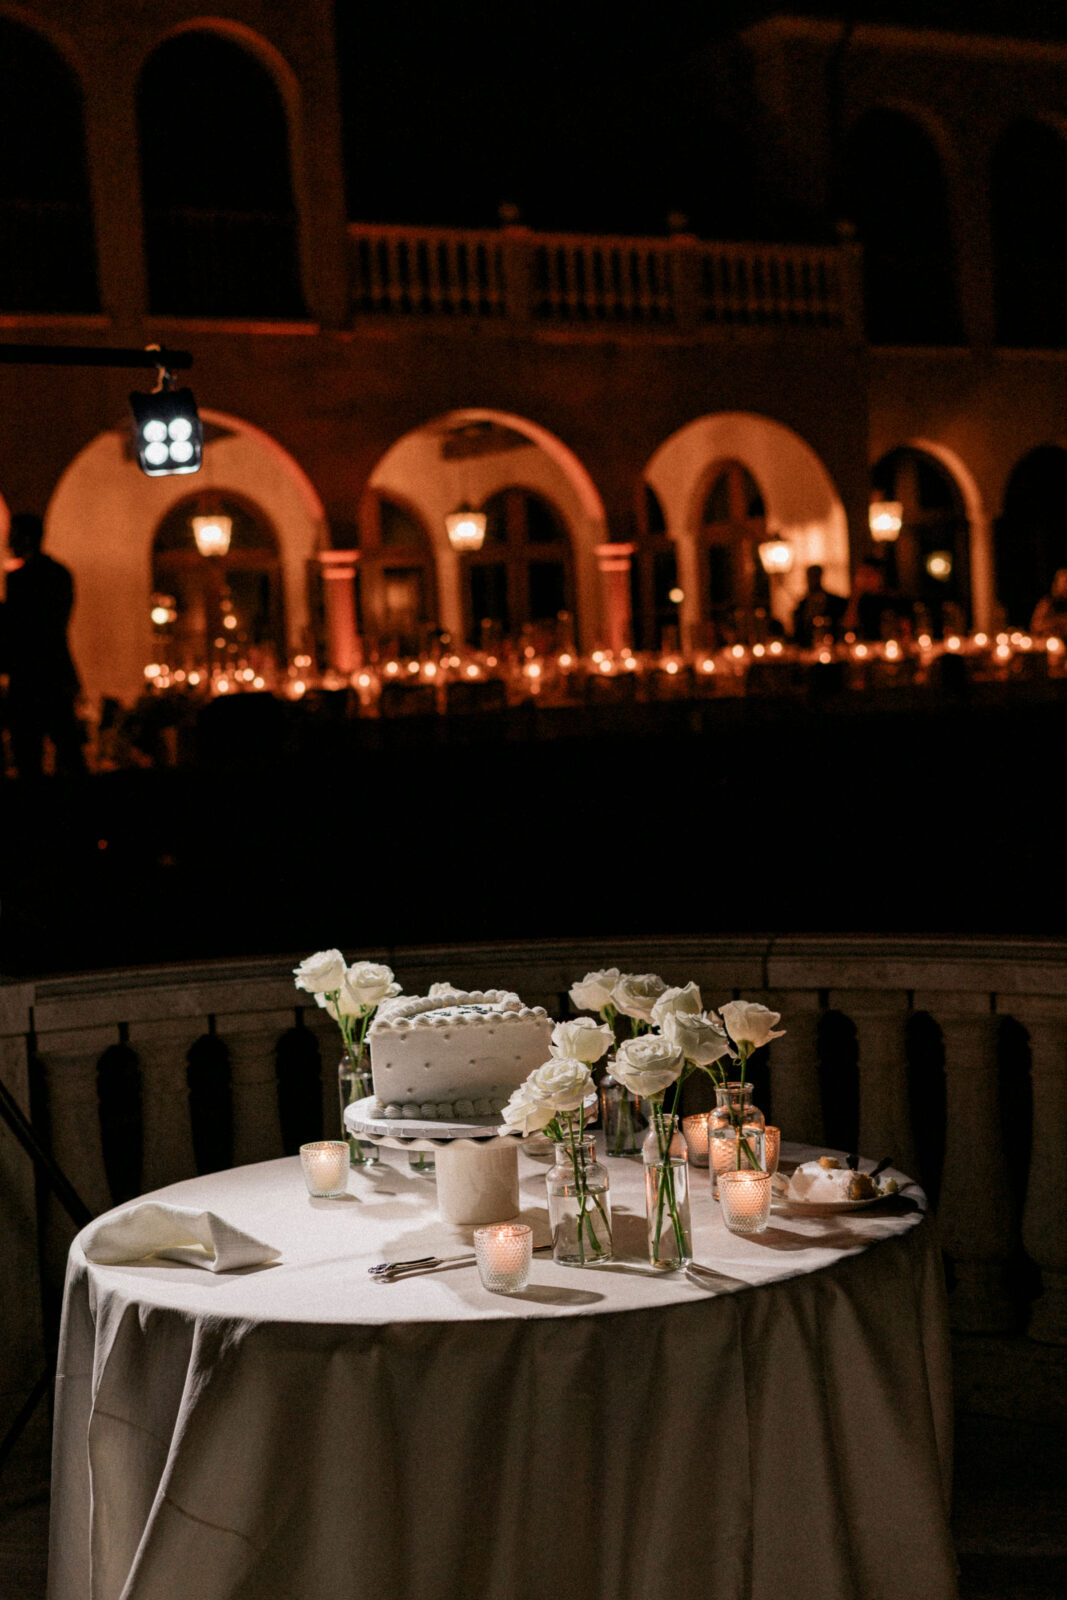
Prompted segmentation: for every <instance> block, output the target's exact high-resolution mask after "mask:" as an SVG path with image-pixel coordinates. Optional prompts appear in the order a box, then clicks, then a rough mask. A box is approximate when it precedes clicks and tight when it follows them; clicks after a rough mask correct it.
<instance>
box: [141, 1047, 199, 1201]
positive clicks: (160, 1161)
mask: <svg viewBox="0 0 1067 1600" xmlns="http://www.w3.org/2000/svg"><path fill="white" fill-rule="evenodd" d="M207 1026H208V1024H207V1018H206V1017H204V1018H202V1019H199V1020H194V1021H190V1019H189V1018H188V1017H173V1018H172V1017H167V1018H163V1019H160V1020H154V1021H150V1022H133V1023H131V1024H130V1029H129V1040H128V1042H129V1045H130V1048H131V1049H132V1050H133V1051H134V1052H135V1053H136V1056H137V1059H138V1061H139V1062H140V1065H141V1107H142V1112H143V1116H144V1188H145V1190H150V1189H162V1188H163V1187H164V1185H166V1184H168V1183H177V1182H178V1180H179V1179H181V1178H191V1177H194V1176H195V1174H196V1160H195V1157H194V1155H193V1129H192V1120H191V1118H190V1114H189V1079H188V1055H189V1048H190V1046H191V1045H192V1044H193V1042H194V1041H195V1040H196V1039H198V1038H199V1037H200V1035H201V1034H203V1033H206V1032H207Z"/></svg>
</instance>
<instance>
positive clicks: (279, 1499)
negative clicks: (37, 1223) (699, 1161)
mask: <svg viewBox="0 0 1067 1600" xmlns="http://www.w3.org/2000/svg"><path fill="white" fill-rule="evenodd" d="M811 1153H812V1152H808V1151H801V1150H800V1149H799V1148H792V1149H790V1147H788V1146H787V1147H786V1154H787V1155H790V1154H791V1155H793V1156H794V1157H800V1156H801V1155H810V1154H811ZM386 1155H387V1160H386V1162H385V1163H383V1165H382V1166H381V1167H380V1168H378V1169H371V1170H370V1171H357V1172H353V1173H352V1175H351V1178H350V1181H349V1194H348V1196H347V1197H346V1198H343V1199H340V1200H312V1199H310V1198H309V1196H308V1195H307V1193H306V1191H305V1188H304V1184H303V1180H302V1177H301V1172H300V1164H299V1161H298V1160H297V1159H295V1158H294V1159H288V1160H282V1161H271V1162H265V1163H262V1164H260V1165H258V1166H251V1167H243V1168H238V1169H235V1170H233V1171H229V1172H219V1173H214V1174H212V1175H210V1176H208V1177H204V1178H197V1179H193V1180H190V1181H189V1182H186V1183H179V1184H175V1185H173V1186H171V1187H170V1188H169V1189H166V1190H162V1191H159V1193H158V1194H156V1195H155V1196H153V1197H152V1198H154V1199H165V1200H166V1201H167V1202H169V1203H173V1204H177V1205H183V1206H195V1207H202V1208H204V1209H210V1210H212V1211H214V1212H216V1213H218V1214H219V1215H220V1216H222V1217H224V1218H225V1219H226V1220H227V1221H228V1222H230V1223H232V1224H233V1225H235V1226H236V1227H239V1228H241V1229H244V1230H246V1231H247V1232H249V1233H251V1234H253V1235H255V1237H256V1238H259V1239H263V1240H266V1241H267V1242H268V1243H270V1244H273V1245H277V1246H278V1247H279V1248H280V1249H281V1252H282V1254H281V1259H280V1261H279V1262H277V1263H276V1264H273V1265H270V1266H264V1267H260V1268H253V1269H246V1270H244V1271H241V1272H234V1273H210V1272H204V1271H202V1270H198V1269H196V1268H193V1267H186V1266H179V1265H176V1264H173V1263H169V1262H162V1261H160V1262H153V1263H152V1264H149V1265H128V1266H100V1265H94V1264H91V1263H89V1262H87V1260H86V1257H85V1253H84V1250H83V1249H82V1247H81V1243H80V1242H79V1240H75V1242H74V1245H73V1246H72V1248H71V1252H70V1262H69V1267H68V1275H67V1286H66V1297H65V1303H64V1312H63V1329H62V1336H61V1347H60V1356H59V1369H58V1379H57V1386H56V1422H55V1452H54V1467H53V1497H52V1534H51V1560H50V1567H49V1596H50V1600H120V1597H121V1600H186V1597H188V1600H319V1597H323V1600H325V1597H329V1600H466V1597H468V1596H477V1597H478V1600H557V1597H558V1600H569V1597H570V1596H579V1595H581V1596H582V1597H583V1600H675V1597H677V1600H690V1597H693V1600H696V1597H698V1596H699V1597H700V1600H952V1597H954V1596H955V1594H956V1583H955V1558H954V1554H953V1549H952V1544H951V1541H950V1538H949V1533H948V1526H947V1500H948V1487H949V1476H950V1448H951V1418H950V1404H951V1397H950V1383H949V1368H948V1355H947V1348H948V1346H947V1334H946V1321H945V1311H944V1290H943V1281H942V1272H941V1262H940V1256H939V1252H938V1249H937V1244H936V1237H935V1234H934V1231H933V1226H932V1223H931V1221H930V1220H929V1219H928V1218H927V1217H926V1216H925V1201H924V1200H923V1197H922V1195H921V1192H920V1191H918V1190H917V1189H915V1188H914V1187H911V1188H909V1189H908V1191H907V1198H905V1199H902V1200H899V1201H889V1202H886V1203H885V1205H882V1206H878V1207H875V1208H874V1209H873V1210H871V1211H863V1212H853V1213H849V1214H847V1215H837V1216H832V1217H824V1218H814V1217H804V1218H797V1217H794V1216H777V1215H776V1216H774V1217H773V1218H772V1221H771V1226H770V1228H769V1229H768V1231H767V1232H766V1233H765V1234H763V1235H761V1236H759V1237H756V1238H752V1239H741V1238H736V1237H734V1236H733V1235H731V1234H729V1233H728V1232H727V1231H726V1229H725V1228H724V1226H723V1224H722V1220H721V1217H720V1215H719V1206H718V1204H717V1203H716V1202H714V1201H713V1200H712V1199H711V1196H710V1192H709V1188H708V1180H707V1173H706V1172H704V1173H700V1172H697V1173H694V1200H693V1219H694V1231H695V1255H696V1258H697V1259H698V1260H700V1261H701V1262H704V1263H707V1264H709V1265H710V1266H712V1267H714V1268H716V1269H717V1270H718V1272H719V1273H721V1274H722V1277H721V1281H720V1283H719V1284H718V1287H717V1289H716V1290H714V1291H709V1290H707V1289H703V1288H700V1287H697V1286H696V1285H695V1284H693V1283H691V1282H690V1281H689V1280H688V1279H687V1278H686V1277H685V1276H684V1275H681V1274H675V1275H669V1276H660V1275H655V1276H653V1275H651V1274H650V1273H649V1271H648V1270H647V1269H646V1268H645V1266H644V1220H643V1218H644V1205H643V1187H642V1174H641V1168H640V1164H639V1162H637V1161H633V1160H629V1161H618V1160H613V1161H611V1162H610V1164H609V1165H610V1171H611V1177H612V1196H613V1201H614V1206H615V1214H616V1250H617V1253H618V1254H619V1255H620V1256H621V1257H622V1259H618V1260H616V1261H615V1262H614V1263H613V1264H611V1265H610V1266H601V1267H595V1268H589V1269H586V1270H578V1269H571V1268H563V1267H557V1266H556V1265H555V1264H554V1263H553V1262H552V1260H551V1259H550V1257H536V1256H535V1258H534V1266H533V1272H532V1275H531V1280H530V1284H529V1287H528V1289H527V1290H526V1291H525V1292H524V1293H523V1294H522V1295H520V1296H515V1297H504V1296H497V1295H491V1294H489V1293H487V1292H486V1291H485V1290H483V1289H482V1287H481V1285H480V1282H479V1279H478V1275H477V1270H476V1268H475V1267H474V1266H473V1265H464V1266H453V1267H450V1268H448V1269H446V1270H440V1271H437V1272H435V1273H433V1274H429V1275H424V1276H420V1277H415V1278H409V1279H406V1280H403V1281H397V1282H393V1283H378V1282H374V1281H373V1280H372V1279H371V1278H370V1277H369V1276H368V1274H367V1267H368V1266H369V1265H371V1264H372V1263H373V1262H375V1261H380V1260H387V1259H391V1260H396V1259H402V1258H409V1257H413V1256H420V1255H424V1254H428V1253H430V1252H434V1253H438V1254H451V1253H458V1252H460V1251H462V1250H463V1249H464V1247H465V1246H466V1245H467V1244H469V1240H470V1237H471V1231H470V1230H469V1229H463V1228H457V1227H452V1226H450V1225H448V1224H444V1223H442V1222H440V1221H439V1220H438V1218H437V1214H436V1210H435V1205H434V1186H433V1179H432V1177H427V1176H425V1175H415V1174H412V1173H411V1172H410V1171H409V1168H408V1165H407V1159H406V1156H405V1155H403V1154H401V1153H398V1152H394V1151H389V1152H387V1153H386ZM519 1170H520V1178H521V1186H522V1204H523V1211H524V1215H525V1216H526V1217H527V1220H530V1221H532V1222H533V1223H534V1226H535V1242H540V1241H541V1240H547V1238H548V1225H547V1210H546V1206H545V1185H544V1174H545V1166H544V1164H543V1163H539V1162H535V1161H533V1160H531V1159H530V1158H529V1157H527V1156H525V1155H520V1157H519Z"/></svg>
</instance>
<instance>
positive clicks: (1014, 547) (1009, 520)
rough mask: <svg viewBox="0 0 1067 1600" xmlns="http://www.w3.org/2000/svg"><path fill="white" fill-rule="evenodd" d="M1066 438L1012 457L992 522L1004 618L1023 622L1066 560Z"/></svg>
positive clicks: (998, 586)
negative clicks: (1002, 493)
mask: <svg viewBox="0 0 1067 1600" xmlns="http://www.w3.org/2000/svg"><path fill="white" fill-rule="evenodd" d="M1065 491H1067V442H1065V441H1064V440H1063V439H1058V438H1051V439H1047V440H1045V441H1043V442H1042V443H1041V444H1038V445H1035V446H1034V447H1033V448H1032V449H1030V450H1027V451H1026V452H1025V453H1024V454H1023V455H1022V456H1020V457H1019V459H1018V460H1017V461H1016V462H1015V463H1014V465H1013V466H1012V469H1011V471H1010V473H1009V474H1008V479H1007V483H1006V484H1005V487H1004V499H1003V505H1002V510H1001V514H1000V516H999V517H998V519H997V525H996V552H997V590H998V599H999V600H1000V602H1001V604H1002V605H1003V607H1004V609H1005V612H1006V614H1007V620H1008V621H1009V622H1012V623H1016V624H1019V625H1020V626H1022V627H1027V626H1028V625H1029V622H1030V617H1031V615H1032V613H1033V610H1034V607H1035V605H1036V604H1037V602H1038V600H1040V599H1041V597H1042V596H1043V595H1046V594H1048V592H1049V589H1050V587H1051V584H1052V580H1053V577H1054V575H1055V573H1056V571H1057V570H1058V569H1059V568H1060V567H1063V566H1067V532H1065V527H1064V519H1063V516H1062V510H1061V508H1062V504H1063V496H1064V492H1065Z"/></svg>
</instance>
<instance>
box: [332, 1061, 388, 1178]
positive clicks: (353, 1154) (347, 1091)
mask: <svg viewBox="0 0 1067 1600" xmlns="http://www.w3.org/2000/svg"><path fill="white" fill-rule="evenodd" d="M366 1059H367V1058H366V1056H363V1057H362V1058H361V1060H360V1062H359V1064H358V1065H357V1063H356V1062H355V1061H353V1059H352V1057H351V1055H350V1054H349V1053H348V1051H347V1050H346V1051H345V1052H344V1054H343V1055H342V1056H341V1059H340V1061H339V1062H338V1064H337V1092H338V1094H339V1096H340V1100H341V1132H342V1133H343V1134H344V1137H345V1138H346V1139H347V1140H348V1161H349V1165H350V1166H353V1167H373V1166H376V1165H377V1164H378V1162H379V1160H380V1159H381V1157H380V1156H379V1155H378V1146H377V1145H374V1144H368V1143H367V1142H366V1141H365V1140H362V1139H357V1138H356V1136H355V1134H352V1133H349V1131H348V1129H347V1127H346V1126H345V1107H346V1106H350V1105H351V1104H352V1102H353V1101H354V1100H363V1099H365V1098H366V1096H367V1095H369V1094H373V1093H374V1082H373V1079H372V1078H371V1075H370V1071H369V1070H368V1068H367V1067H366V1065H365V1063H366Z"/></svg>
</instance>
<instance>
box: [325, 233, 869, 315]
mask: <svg viewBox="0 0 1067 1600" xmlns="http://www.w3.org/2000/svg"><path fill="white" fill-rule="evenodd" d="M348 231H349V241H350V251H351V284H352V309H353V313H354V314H355V315H356V316H357V317H365V316H387V317H406V318H417V317H439V318H452V319H455V318H479V319H483V320H486V321H501V322H508V323H526V324H533V325H535V326H562V327H572V328H577V327H587V328H619V329H621V328H633V329H656V330H662V331H664V332H675V333H679V334H687V335H696V334H699V333H700V332H701V330H711V329H714V328H717V327H735V328H736V327H748V328H776V329H784V328H837V329H842V330H846V329H847V330H849V331H853V330H858V328H859V315H860V300H859V267H858V257H857V255H856V253H855V251H854V250H853V249H852V248H851V247H848V246H820V245H779V244H732V243H731V244H725V243H718V244H716V243H708V242H707V241H704V240H699V239H695V238H691V237H689V236H688V235H684V236H676V237H674V238H671V239H656V238H628V237H623V236H615V235H600V234H596V235H592V234H590V235H586V234H546V233H532V232H528V231H527V230H526V229H521V228H513V229H505V230H490V229H483V230H468V229H455V228H417V227H405V226H400V225H391V224H389V225H387V224H375V223H362V222H361V223H352V224H350V226H349V230H348Z"/></svg>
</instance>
